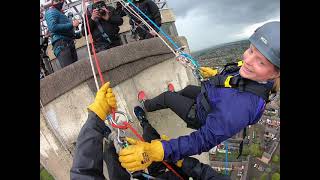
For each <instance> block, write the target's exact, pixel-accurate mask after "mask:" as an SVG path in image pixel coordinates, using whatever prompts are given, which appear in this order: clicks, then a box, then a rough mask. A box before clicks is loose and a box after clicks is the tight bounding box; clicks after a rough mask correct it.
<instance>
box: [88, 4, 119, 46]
mask: <svg viewBox="0 0 320 180" xmlns="http://www.w3.org/2000/svg"><path fill="white" fill-rule="evenodd" d="M107 9H108V10H109V11H110V12H109V13H110V19H109V20H108V21H106V20H104V19H98V20H97V21H98V22H99V23H100V24H101V27H102V29H103V31H104V32H105V33H106V34H107V35H108V36H109V38H110V40H111V42H112V43H119V42H120V37H119V30H120V28H119V26H121V25H122V24H123V19H122V17H121V16H120V15H118V14H116V13H115V12H114V11H115V9H114V8H113V7H111V6H107ZM87 12H89V13H88V20H89V26H90V31H91V34H92V39H93V42H94V44H95V46H96V45H98V46H99V45H101V44H107V43H108V42H107V41H106V40H105V38H104V37H103V36H102V33H101V31H100V30H99V28H98V25H97V23H96V22H95V21H93V20H92V19H91V13H92V10H91V9H90V10H88V11H87ZM84 34H85V31H84V24H82V35H84ZM87 34H89V31H87Z"/></svg>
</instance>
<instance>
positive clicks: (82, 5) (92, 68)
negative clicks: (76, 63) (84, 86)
mask: <svg viewBox="0 0 320 180" xmlns="http://www.w3.org/2000/svg"><path fill="white" fill-rule="evenodd" d="M81 8H82V12H83V14H82V18H83V19H84V18H85V17H84V12H85V11H84V10H85V9H86V8H85V4H84V1H82V2H81ZM82 22H83V23H84V33H85V38H86V43H87V48H88V52H90V47H89V41H88V37H87V23H86V21H82ZM88 55H89V60H90V65H91V70H92V74H93V77H94V82H95V84H96V88H97V91H98V90H99V84H98V80H97V76H96V72H95V70H94V67H93V62H92V57H91V55H90V53H88Z"/></svg>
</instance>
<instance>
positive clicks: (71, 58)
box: [53, 40, 78, 68]
mask: <svg viewBox="0 0 320 180" xmlns="http://www.w3.org/2000/svg"><path fill="white" fill-rule="evenodd" d="M53 48H54V49H55V48H61V49H62V50H61V52H60V53H59V55H58V56H57V59H58V61H59V63H60V66H61V68H64V67H66V66H68V65H70V64H72V63H74V62H76V61H78V55H77V50H76V47H75V45H74V42H73V41H72V40H59V41H57V42H55V43H54V45H53Z"/></svg>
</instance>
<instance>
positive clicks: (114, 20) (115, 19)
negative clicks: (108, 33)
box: [108, 6, 123, 26]
mask: <svg viewBox="0 0 320 180" xmlns="http://www.w3.org/2000/svg"><path fill="white" fill-rule="evenodd" d="M108 10H109V11H111V17H110V19H109V20H108V21H109V23H111V24H113V25H116V26H121V25H122V24H123V19H122V17H121V16H120V15H119V14H116V13H115V9H114V8H113V7H110V6H109V7H108Z"/></svg>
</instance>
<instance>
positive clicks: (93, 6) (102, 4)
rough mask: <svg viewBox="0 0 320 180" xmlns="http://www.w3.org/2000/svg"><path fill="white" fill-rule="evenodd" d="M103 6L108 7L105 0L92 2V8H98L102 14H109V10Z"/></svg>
mask: <svg viewBox="0 0 320 180" xmlns="http://www.w3.org/2000/svg"><path fill="white" fill-rule="evenodd" d="M103 7H105V8H107V6H106V4H105V3H104V2H103V1H99V2H96V3H94V4H92V9H97V10H98V11H99V15H100V16H105V15H106V14H107V12H106V11H105V10H103V9H102V8H103Z"/></svg>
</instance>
